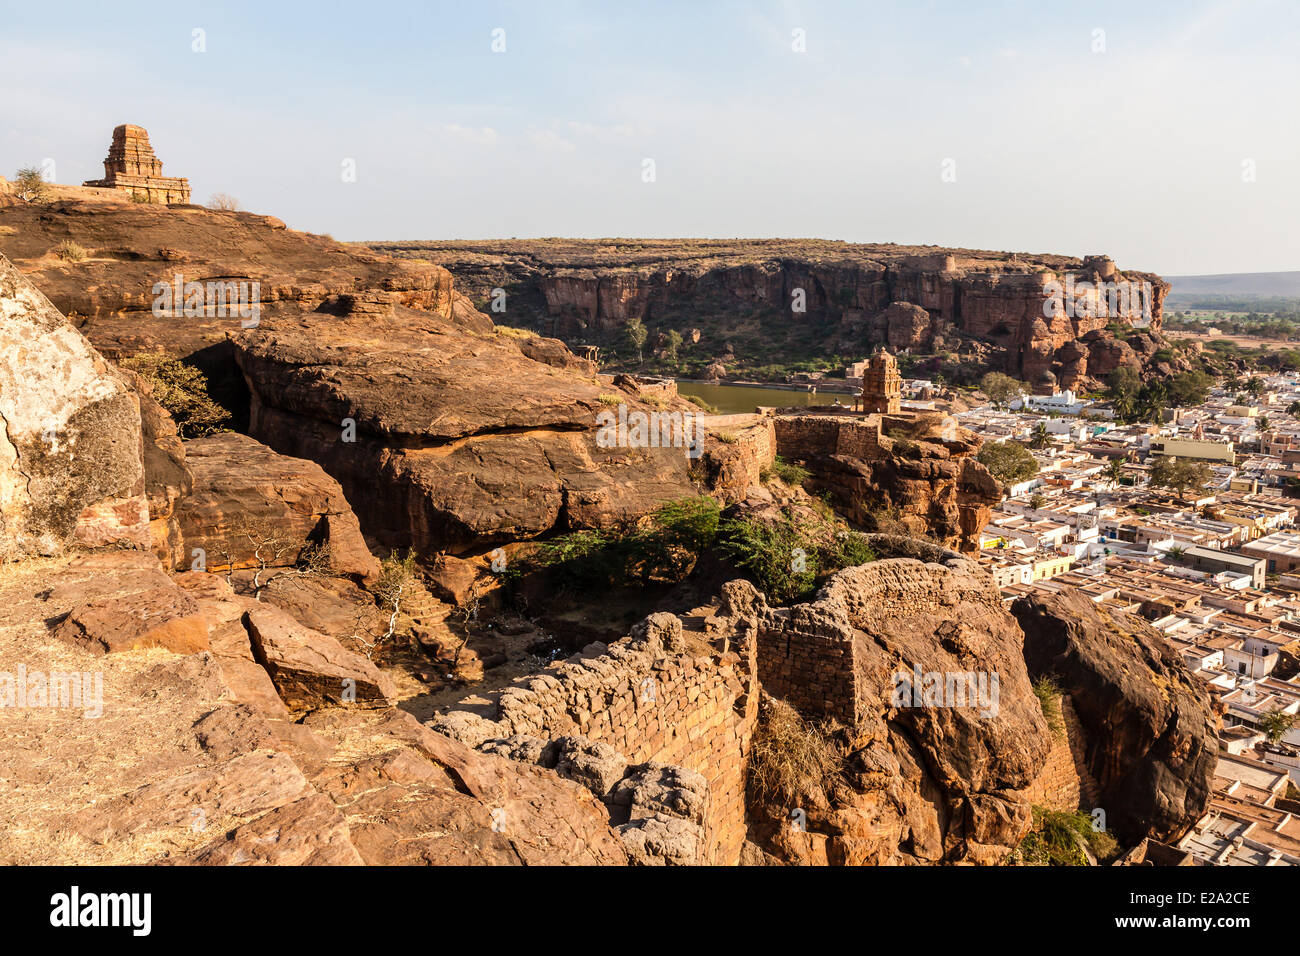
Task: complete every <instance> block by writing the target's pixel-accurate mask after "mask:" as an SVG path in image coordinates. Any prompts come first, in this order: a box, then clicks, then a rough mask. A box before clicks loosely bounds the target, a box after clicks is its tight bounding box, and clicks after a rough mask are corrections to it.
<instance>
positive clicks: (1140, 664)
mask: <svg viewBox="0 0 1300 956" xmlns="http://www.w3.org/2000/svg"><path fill="white" fill-rule="evenodd" d="M1011 610H1012V612H1013V613H1014V614H1015V616H1016V618H1017V620H1019V622H1020V626H1021V627H1022V628H1023V629H1024V633H1025V660H1026V661H1027V662H1028V664H1029V669H1030V673H1032V674H1033V675H1034V676H1035V677H1043V676H1050V677H1052V678H1053V679H1054V680H1055V681H1056V682H1057V684H1058V685H1059V686H1060V687H1061V689H1062V690H1063V691H1065V692H1066V693H1068V694H1069V695H1070V697H1071V699H1072V701H1073V703H1074V709H1075V711H1076V712H1077V713H1078V715H1079V720H1080V722H1081V723H1082V724H1083V727H1084V730H1085V732H1086V734H1087V739H1088V749H1087V761H1088V769H1089V770H1090V771H1091V773H1092V774H1093V776H1094V777H1095V778H1096V779H1097V782H1098V784H1099V785H1100V786H1101V793H1100V800H1099V803H1098V805H1099V806H1100V807H1102V808H1103V809H1105V811H1106V814H1107V819H1108V820H1109V821H1110V823H1109V825H1110V826H1112V827H1113V828H1114V829H1115V832H1116V833H1117V834H1118V836H1119V838H1120V839H1121V840H1122V841H1123V842H1124V843H1125V844H1126V845H1130V844H1135V843H1138V842H1140V841H1141V840H1143V839H1145V838H1148V837H1149V838H1151V839H1154V840H1159V841H1162V842H1169V841H1175V840H1177V839H1178V838H1179V837H1181V836H1182V834H1183V833H1185V832H1186V830H1187V828H1188V827H1190V826H1191V825H1192V824H1193V823H1195V822H1196V820H1198V819H1199V818H1200V816H1201V814H1202V813H1204V812H1205V807H1206V805H1207V804H1208V803H1209V799H1210V791H1211V790H1212V789H1213V786H1214V772H1215V767H1216V765H1217V761H1218V752H1219V739H1218V718H1217V717H1215V716H1214V713H1213V711H1212V709H1211V704H1210V700H1209V695H1208V694H1207V693H1206V690H1205V687H1204V685H1203V684H1202V683H1201V682H1200V681H1198V680H1197V679H1196V678H1195V677H1193V676H1192V675H1191V674H1190V673H1189V672H1188V670H1187V666H1186V665H1185V664H1184V663H1183V660H1182V658H1181V657H1179V655H1178V653H1177V652H1176V651H1174V649H1173V648H1172V647H1170V646H1169V644H1168V642H1166V641H1165V639H1164V637H1163V636H1162V635H1161V634H1160V632H1159V631H1157V630H1156V629H1155V628H1153V627H1151V625H1149V624H1147V623H1146V622H1145V621H1143V620H1141V619H1140V618H1138V617H1135V616H1133V615H1129V614H1122V613H1117V612H1110V611H1104V610H1102V609H1101V608H1099V607H1097V605H1095V604H1093V602H1092V601H1090V600H1088V598H1087V597H1086V596H1085V595H1083V594H1081V593H1077V592H1076V593H1072V594H1048V593H1041V594H1040V593H1035V594H1033V595H1031V596H1029V597H1024V598H1019V599H1017V601H1016V602H1015V604H1013V605H1012V608H1011Z"/></svg>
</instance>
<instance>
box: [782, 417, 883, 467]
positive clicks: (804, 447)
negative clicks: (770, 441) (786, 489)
mask: <svg viewBox="0 0 1300 956" xmlns="http://www.w3.org/2000/svg"><path fill="white" fill-rule="evenodd" d="M774 427H775V430H776V450H777V453H778V454H780V455H781V456H783V457H785V458H793V459H799V460H802V461H806V460H808V459H810V458H814V457H817V456H819V455H849V456H850V457H853V458H861V459H863V460H864V461H869V460H871V459H873V458H879V457H880V456H881V455H882V454H883V452H882V451H881V448H880V416H879V415H867V416H865V417H863V418H858V419H853V418H846V417H844V416H832V415H779V416H777V418H776V420H775V422H774Z"/></svg>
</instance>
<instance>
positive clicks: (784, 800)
mask: <svg viewBox="0 0 1300 956" xmlns="http://www.w3.org/2000/svg"><path fill="white" fill-rule="evenodd" d="M833 729H834V728H833V727H829V726H828V727H819V726H817V725H816V724H813V723H810V722H808V721H806V720H804V719H803V718H802V717H801V716H799V712H798V711H796V710H795V709H794V708H793V707H791V706H790V705H789V704H787V703H786V702H785V701H782V700H765V701H764V702H763V711H762V713H761V714H760V716H759V723H758V730H757V732H756V733H755V734H754V743H753V749H752V750H751V751H750V755H749V787H750V792H751V793H752V794H753V796H754V797H755V798H756V799H758V800H759V801H761V802H764V803H774V804H781V805H786V806H793V805H795V804H797V803H798V802H799V801H800V799H801V798H802V797H803V795H804V794H808V793H812V792H815V791H817V790H819V789H821V788H822V787H823V786H824V785H825V783H826V781H827V780H828V779H829V778H830V777H833V776H834V775H835V774H837V773H839V770H840V767H841V765H842V759H841V757H840V754H839V752H838V751H837V750H836V748H835V745H834V743H833V742H832V741H831V739H830V734H831V732H832V731H833Z"/></svg>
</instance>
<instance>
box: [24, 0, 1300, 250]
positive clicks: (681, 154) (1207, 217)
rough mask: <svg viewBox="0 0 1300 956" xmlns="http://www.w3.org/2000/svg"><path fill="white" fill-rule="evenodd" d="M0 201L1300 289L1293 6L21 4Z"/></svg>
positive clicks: (1299, 32) (387, 234)
mask: <svg viewBox="0 0 1300 956" xmlns="http://www.w3.org/2000/svg"><path fill="white" fill-rule="evenodd" d="M0 24H3V28H2V30H0V174H2V175H5V176H12V175H13V174H14V172H16V170H17V169H18V168H19V167H22V166H28V165H38V164H41V163H45V162H47V161H53V168H54V170H55V176H56V180H57V181H58V182H64V183H79V182H81V181H83V180H86V179H92V178H97V177H99V176H101V175H102V165H101V164H102V161H103V158H104V156H105V155H106V153H107V150H108V143H109V139H110V137H111V132H112V129H113V127H114V126H117V125H119V124H121V123H134V124H137V125H141V126H144V127H146V128H147V129H148V130H149V133H150V138H151V140H152V142H153V145H154V148H155V149H156V151H157V154H158V156H159V158H160V159H162V161H163V163H164V170H163V171H164V174H165V175H172V176H186V177H188V178H189V179H190V183H191V186H192V188H193V193H194V199H195V201H196V202H206V201H207V199H208V198H209V197H210V196H211V195H212V194H214V193H225V194H228V195H231V196H234V197H236V198H237V199H238V200H239V201H240V203H241V206H242V208H245V209H249V210H252V211H254V212H260V213H266V214H271V215H275V216H278V217H280V218H281V219H283V220H284V221H285V222H287V223H288V224H289V225H290V226H292V227H293V228H297V229H304V230H307V231H311V232H320V233H329V234H330V235H333V236H334V237H335V238H336V239H341V240H367V239H368V240H381V239H388V240H398V239H482V238H510V237H518V238H537V237H547V236H568V237H613V236H620V237H687V236H689V237H714V238H734V237H786V238H798V237H813V238H825V239H844V240H848V241H851V242H897V243H905V244H932V245H940V246H956V247H966V248H977V249H997V250H1007V251H1017V252H1053V253H1061V254H1066V255H1085V254H1094V253H1105V254H1108V255H1110V256H1112V257H1113V258H1114V259H1115V260H1116V261H1117V262H1118V264H1119V265H1120V267H1121V268H1128V269H1141V270H1149V271H1154V272H1159V273H1162V274H1165V275H1184V274H1202V273H1223V272H1263V271H1281V270H1295V269H1300V228H1297V223H1298V220H1300V216H1298V213H1300V123H1297V93H1300V2H1297V0H1221V2H1198V0H1178V2H1160V0H1143V2H1141V3H1134V2H1132V0H1127V2H1119V3H1113V2H1109V0H1092V2H1089V3H1086V4H1084V3H1077V2H1074V0H1060V2H1058V0H1038V2H1028V0H1025V2H982V0H955V2H941V0H933V2H926V0H912V2H904V0H900V2H856V3H851V2H844V3H835V2H757V0H755V2H749V3H744V2H729V0H694V2H680V3H679V2H673V0H660V2H638V0H617V2H613V0H610V2H605V3H596V2H577V0H570V2H565V0H520V2H499V3H493V2H481V3H477V2H476V3H468V2H465V0H458V2H425V3H396V2H381V0H367V2H365V3H361V2H356V0H353V2H347V3H339V2H329V0H322V2H316V3H312V4H306V3H301V4H298V3H293V4H290V3H276V2H272V0H262V2H259V3H221V4H214V3H193V2H190V3H187V2H183V0H171V2H166V3H147V2H129V0H126V2H122V3H104V2H102V0H96V2H91V3H79V2H68V3H60V4H58V6H57V8H53V7H50V6H48V5H42V4H31V3H26V4H18V3H15V2H13V0H0Z"/></svg>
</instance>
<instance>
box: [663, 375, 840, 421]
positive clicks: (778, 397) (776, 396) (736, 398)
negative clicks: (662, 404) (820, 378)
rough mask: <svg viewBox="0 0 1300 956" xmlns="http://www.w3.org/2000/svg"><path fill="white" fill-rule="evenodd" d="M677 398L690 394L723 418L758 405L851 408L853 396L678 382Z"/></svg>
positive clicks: (799, 390)
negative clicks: (714, 407) (721, 414)
mask: <svg viewBox="0 0 1300 956" xmlns="http://www.w3.org/2000/svg"><path fill="white" fill-rule="evenodd" d="M677 393H678V394H679V395H694V396H696V397H697V398H702V399H704V401H706V402H708V403H709V404H710V405H716V406H717V407H718V411H720V412H722V413H723V414H724V415H736V414H740V413H743V412H752V411H753V410H754V409H755V408H756V407H757V406H759V405H775V406H776V407H778V408H785V407H788V406H806V405H834V404H835V402H836V400H837V399H838V400H839V402H840V403H841V404H843V405H852V404H853V396H852V395H846V394H843V393H838V392H808V391H805V390H803V389H800V388H756V387H754V386H752V385H709V384H707V383H704V382H678V383H677Z"/></svg>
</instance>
